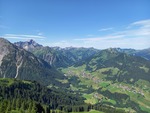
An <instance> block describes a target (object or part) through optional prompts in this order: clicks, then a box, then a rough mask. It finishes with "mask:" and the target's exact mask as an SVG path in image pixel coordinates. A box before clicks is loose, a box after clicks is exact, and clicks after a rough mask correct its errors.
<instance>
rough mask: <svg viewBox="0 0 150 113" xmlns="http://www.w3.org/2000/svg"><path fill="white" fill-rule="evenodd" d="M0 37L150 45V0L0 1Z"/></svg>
mask: <svg viewBox="0 0 150 113" xmlns="http://www.w3.org/2000/svg"><path fill="white" fill-rule="evenodd" d="M0 36H1V37H4V38H6V39H8V40H9V41H11V42H16V41H26V40H29V39H34V40H35V41H37V42H38V43H40V44H43V45H45V46H46V45H48V46H60V47H69V46H75V47H95V48H99V49H104V48H109V47H121V48H135V49H144V48H148V47H150V0H0Z"/></svg>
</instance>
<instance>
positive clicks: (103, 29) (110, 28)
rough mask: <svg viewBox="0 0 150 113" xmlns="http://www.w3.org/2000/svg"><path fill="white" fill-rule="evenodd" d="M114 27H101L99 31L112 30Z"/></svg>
mask: <svg viewBox="0 0 150 113" xmlns="http://www.w3.org/2000/svg"><path fill="white" fill-rule="evenodd" d="M112 29H113V28H112V27H109V28H102V29H99V30H98V31H109V30H112Z"/></svg>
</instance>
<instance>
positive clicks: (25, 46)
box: [14, 39, 42, 51]
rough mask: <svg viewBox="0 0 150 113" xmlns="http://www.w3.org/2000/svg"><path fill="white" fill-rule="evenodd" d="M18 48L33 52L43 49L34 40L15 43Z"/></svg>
mask: <svg viewBox="0 0 150 113" xmlns="http://www.w3.org/2000/svg"><path fill="white" fill-rule="evenodd" d="M14 44H15V45H16V46H18V47H20V48H23V49H25V50H27V51H32V50H33V49H35V48H40V47H42V45H40V44H38V43H36V42H35V41H34V40H32V39H31V40H29V41H25V42H21V41H20V42H16V43H14Z"/></svg>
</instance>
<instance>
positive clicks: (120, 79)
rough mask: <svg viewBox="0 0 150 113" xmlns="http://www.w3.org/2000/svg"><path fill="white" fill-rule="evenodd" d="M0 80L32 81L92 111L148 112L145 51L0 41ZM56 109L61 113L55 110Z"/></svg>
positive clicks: (149, 64)
mask: <svg viewBox="0 0 150 113" xmlns="http://www.w3.org/2000/svg"><path fill="white" fill-rule="evenodd" d="M0 77H1V78H3V79H4V78H5V79H6V78H14V79H19V80H30V82H31V81H37V82H39V83H40V84H42V85H44V87H47V88H54V89H55V90H57V91H56V92H55V94H56V95H57V93H60V91H65V92H66V93H67V92H70V93H72V95H74V94H75V95H79V98H80V96H81V97H82V99H83V101H84V102H83V103H82V105H85V106H86V107H90V106H91V105H92V106H93V109H95V110H98V111H103V112H104V113H109V112H110V111H109V110H108V109H113V110H114V111H115V110H118V109H121V111H115V112H118V113H119V112H120V113H122V112H131V113H135V112H137V113H149V111H150V104H149V103H150V99H149V98H150V96H149V95H150V90H149V87H150V49H149V48H148V49H144V50H135V49H121V48H108V49H104V50H99V49H95V48H83V47H81V48H76V47H67V48H60V47H49V46H43V45H40V44H38V43H36V42H35V41H34V40H29V41H26V42H15V43H14V44H13V43H11V42H9V41H7V40H6V39H4V38H0ZM4 81H5V80H4ZM6 81H7V79H6ZM10 81H11V80H10ZM2 82H3V81H2ZM21 82H22V81H21ZM13 83H15V81H14V80H13ZM34 87H35V86H34V85H33V89H34ZM45 93H46V92H44V90H43V94H45ZM3 96H4V95H3ZM66 96H67V95H66ZM2 98H5V97H2ZM17 98H19V97H17ZM40 98H41V97H40ZM43 98H45V97H44V96H43ZM71 98H72V97H70V100H69V101H71V100H72V99H71ZM79 98H76V100H78V99H79ZM80 99H81V98H80ZM136 100H138V101H136ZM42 101H43V105H42V106H45V105H48V104H47V103H46V102H47V100H45V101H44V99H42ZM60 101H61V99H60ZM67 101H68V98H67ZM38 102H39V101H38ZM45 103H46V104H45ZM58 103H59V102H58ZM64 103H65V102H64ZM59 104H60V103H59ZM82 105H81V106H82ZM58 106H59V107H58ZM64 106H68V105H64ZM64 106H63V109H65V108H64ZM69 107H70V106H69ZM108 107H110V108H108ZM114 108H115V109H114ZM56 109H59V110H61V111H63V110H62V109H60V105H57V107H55V110H56ZM66 109H67V110H68V111H67V112H72V111H76V110H69V109H73V108H68V107H67V108H66ZM84 109H85V108H84ZM90 109H92V108H90ZM90 109H88V110H90ZM104 109H105V110H104ZM86 110H87V109H86ZM88 110H87V111H88ZM107 110H108V111H107ZM81 111H82V110H81ZM115 112H114V113H115Z"/></svg>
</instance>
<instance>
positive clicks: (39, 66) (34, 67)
mask: <svg viewBox="0 0 150 113" xmlns="http://www.w3.org/2000/svg"><path fill="white" fill-rule="evenodd" d="M0 58H1V59H0V62H1V65H0V77H1V78H17V79H25V80H36V81H38V82H41V83H42V84H46V85H48V84H51V83H52V84H53V83H55V82H57V81H56V80H55V79H59V78H63V77H64V76H63V75H62V74H61V73H59V72H58V71H57V70H56V69H54V68H52V67H51V66H50V65H49V64H48V63H47V62H45V61H44V60H41V59H39V58H37V57H35V56H34V55H33V54H32V53H30V52H28V51H26V50H24V49H22V48H19V47H17V46H15V45H14V44H12V43H10V42H9V41H7V40H5V39H3V38H0Z"/></svg>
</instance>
